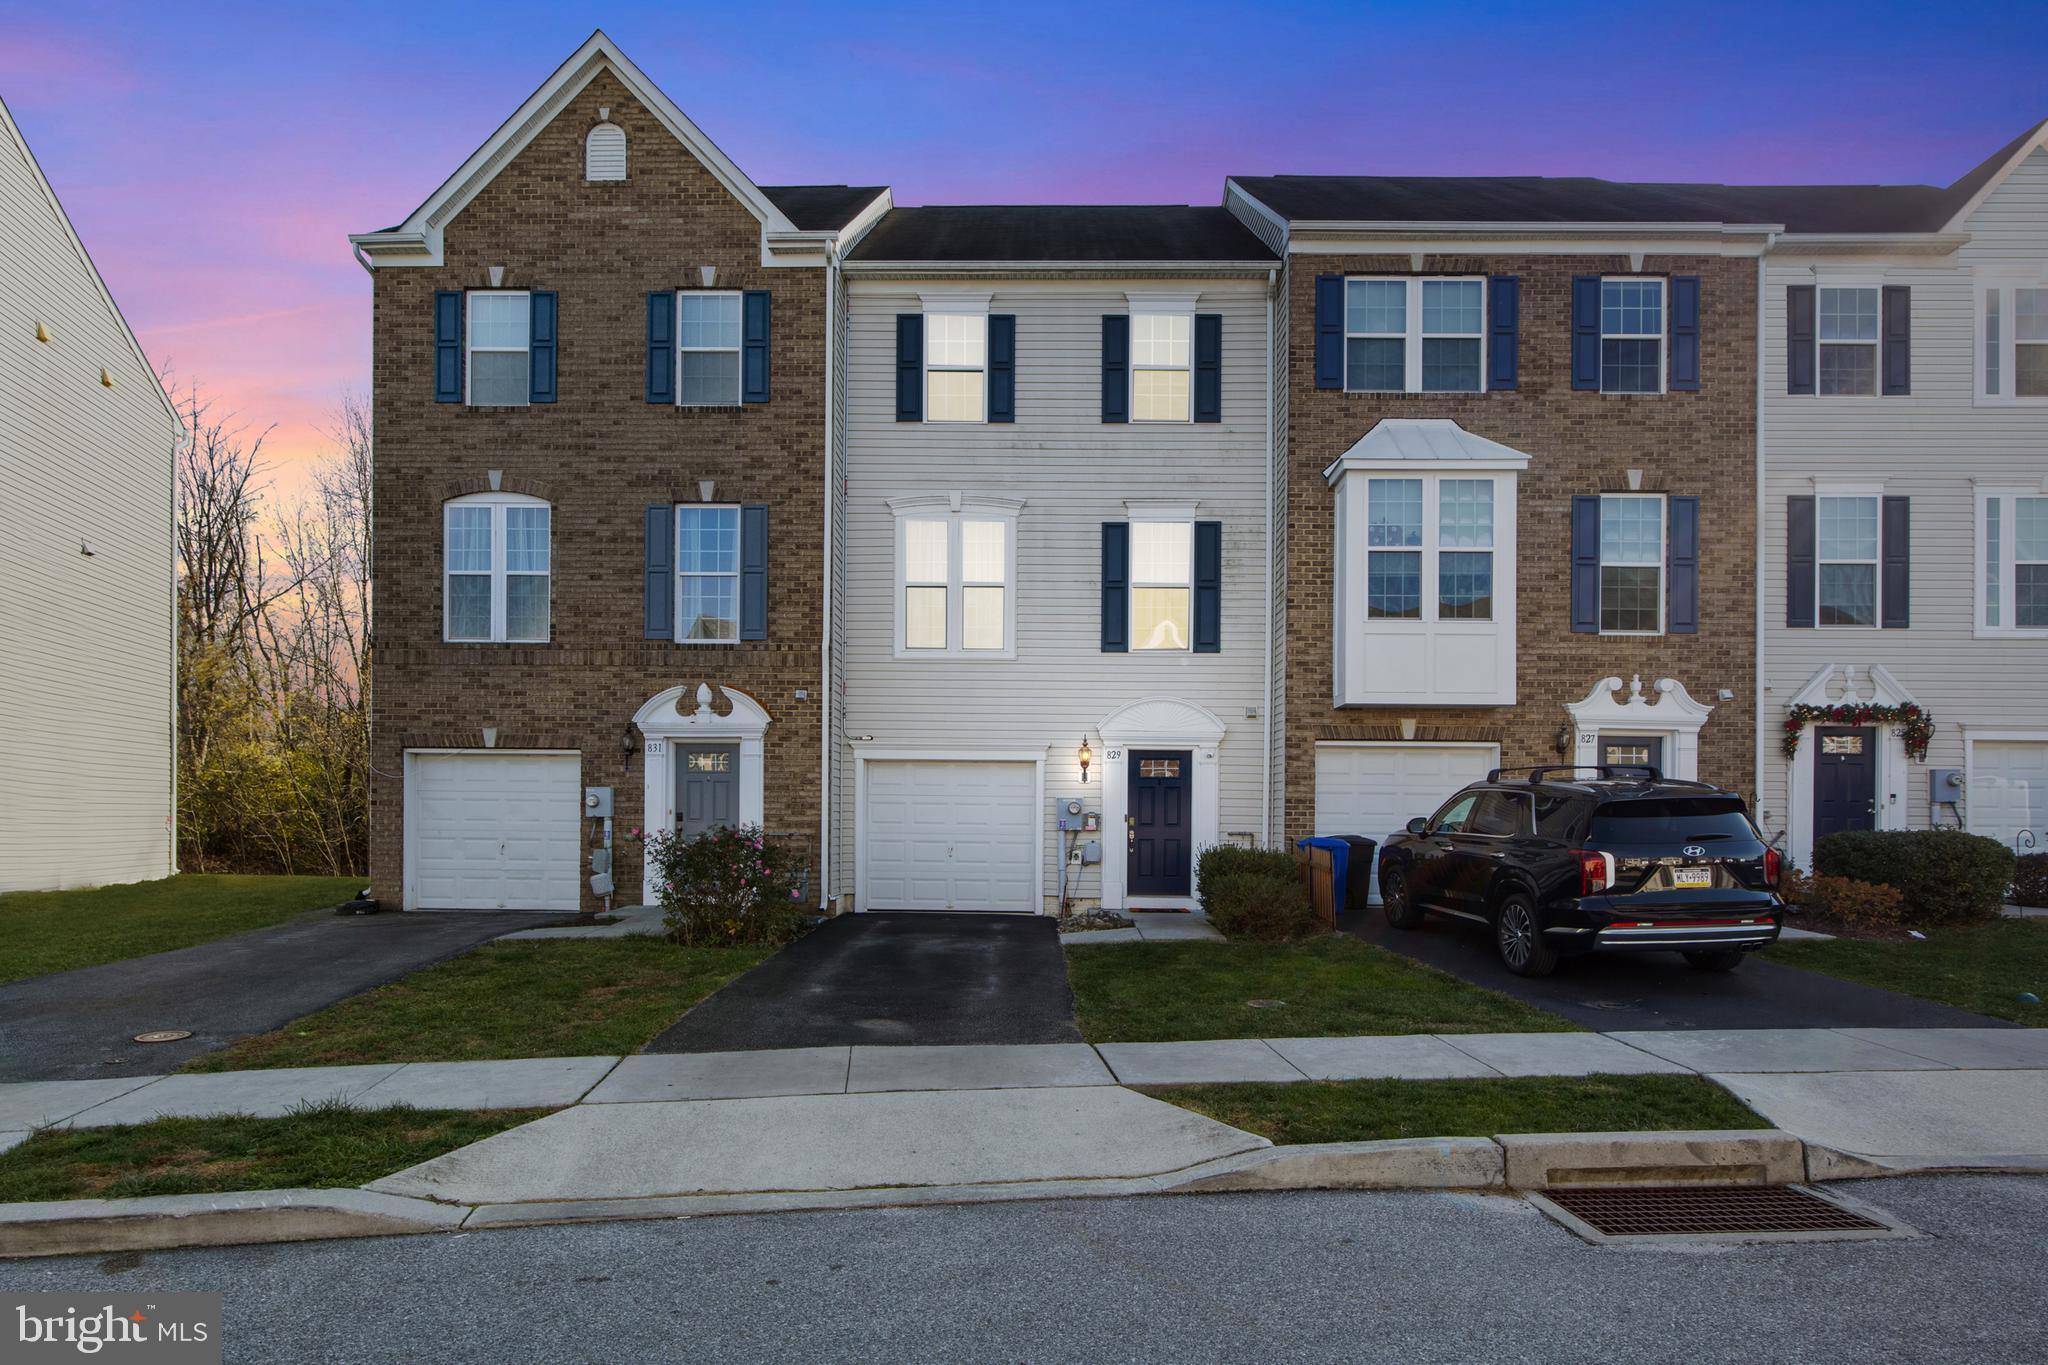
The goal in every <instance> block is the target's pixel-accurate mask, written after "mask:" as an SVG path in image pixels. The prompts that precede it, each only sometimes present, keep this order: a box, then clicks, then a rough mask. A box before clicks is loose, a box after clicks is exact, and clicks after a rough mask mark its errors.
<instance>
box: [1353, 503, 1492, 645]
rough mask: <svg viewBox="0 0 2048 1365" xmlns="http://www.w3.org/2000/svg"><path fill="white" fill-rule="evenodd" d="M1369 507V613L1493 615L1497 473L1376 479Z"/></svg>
mask: <svg viewBox="0 0 2048 1365" xmlns="http://www.w3.org/2000/svg"><path fill="white" fill-rule="evenodd" d="M1432 492H1433V493H1434V495H1435V496H1434V499H1433V501H1434V504H1435V506H1434V515H1433V516H1432V515H1431V514H1430V508H1429V507H1428V505H1427V504H1428V503H1429V502H1430V501H1432V499H1430V497H1429V496H1428V495H1429V494H1430V493H1432ZM1365 508H1366V560H1365V584H1366V587H1365V614H1366V619H1368V620H1372V621H1491V620H1492V619H1493V568H1494V564H1493V555H1494V544H1493V527H1494V512H1493V480H1492V479H1448V478H1445V479H1434V480H1425V479H1419V478H1417V479H1372V480H1370V481H1368V483H1367V484H1366V494H1365ZM1431 560H1434V561H1435V572H1434V575H1432V574H1430V573H1429V571H1428V570H1429V562H1430V561H1431ZM1425 585H1428V588H1429V590H1428V591H1425Z"/></svg>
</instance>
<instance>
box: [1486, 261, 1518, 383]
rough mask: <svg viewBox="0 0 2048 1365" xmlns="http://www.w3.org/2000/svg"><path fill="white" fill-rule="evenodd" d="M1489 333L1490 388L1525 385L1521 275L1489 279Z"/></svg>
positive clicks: (1487, 357)
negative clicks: (1522, 360) (1523, 382)
mask: <svg viewBox="0 0 2048 1365" xmlns="http://www.w3.org/2000/svg"><path fill="white" fill-rule="evenodd" d="M1486 332H1487V352H1486V387H1487V388H1489V389H1513V388H1519V387H1521V352H1522V278H1521V276H1519V275H1495V276H1494V277H1493V278H1492V279H1490V280H1488V281H1487V282H1486Z"/></svg>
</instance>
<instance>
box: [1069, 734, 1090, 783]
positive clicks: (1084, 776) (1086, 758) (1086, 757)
mask: <svg viewBox="0 0 2048 1365" xmlns="http://www.w3.org/2000/svg"><path fill="white" fill-rule="evenodd" d="M1074 757H1076V758H1078V759H1080V760H1081V780H1082V781H1083V782H1086V781H1087V780H1088V765H1089V764H1090V763H1093V762H1094V761H1095V751H1094V750H1093V749H1091V748H1089V747H1088V740H1087V738H1086V737H1085V736H1083V738H1082V740H1081V751H1080V752H1079V753H1077V754H1075V755H1074Z"/></svg>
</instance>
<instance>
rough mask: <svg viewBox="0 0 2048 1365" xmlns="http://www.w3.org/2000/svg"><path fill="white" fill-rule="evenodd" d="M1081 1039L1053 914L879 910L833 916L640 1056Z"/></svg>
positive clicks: (712, 999)
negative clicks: (926, 912)
mask: <svg viewBox="0 0 2048 1365" xmlns="http://www.w3.org/2000/svg"><path fill="white" fill-rule="evenodd" d="M1080 1041H1081V1030H1080V1029H1079V1027H1077V1026H1076V1025H1075V1023H1074V997H1073V993H1072V992H1071V991H1070V990H1068V988H1067V965H1066V962H1065V960H1064V959H1063V957H1062V956H1061V954H1060V944H1059V933H1058V931H1057V930H1056V929H1055V928H1054V927H1053V922H1052V920H1051V919H1050V918H1048V917H1046V916H1043V915H951V914H924V913H909V912H905V913H896V914H891V913H886V912H881V913H874V914H865V915H841V916H840V917H839V918H837V919H831V920H827V921H826V922H825V923H824V924H822V925H820V926H819V927H818V928H817V929H815V930H813V931H812V932H811V933H809V934H807V935H805V936H804V937H803V938H800V939H798V940H797V941H796V942H795V943H792V944H790V945H789V946H788V947H787V948H784V949H783V950H782V951H781V952H779V953H777V954H776V955H775V956H774V957H771V958H769V959H768V960H767V961H766V962H764V963H762V964H761V965H760V966H758V967H756V968H754V969H753V970H752V971H750V972H748V973H747V974H746V975H744V976H742V977H740V978H739V979H738V980H737V981H734V982H732V983H731V984H729V985H727V986H726V987H725V988H724V989H723V990H720V991H718V992H717V993H716V994H714V995H712V996H711V997H710V998H709V999H707V1000H705V1001H704V1002H703V1003H701V1004H699V1005H698V1006H697V1007H696V1008H695V1009H693V1010H691V1011H690V1012H689V1013H688V1014H686V1015H684V1016H683V1017H682V1018H681V1019H680V1020H678V1021H677V1022H676V1023H675V1024H673V1025H671V1026H670V1027H669V1028H668V1029H667V1030H666V1031H665V1032H663V1033H662V1034H661V1036H660V1037H658V1038H656V1039H655V1040H654V1041H653V1042H651V1043H649V1044H648V1045H647V1046H646V1047H645V1048H643V1049H642V1051H644V1052H738V1051H745V1050H750V1049H754V1048H778V1047H836V1046H840V1045H844V1044H852V1043H864V1044H869V1045H874V1044H927V1045H932V1044H937V1045H951V1044H964V1043H1078V1042H1080Z"/></svg>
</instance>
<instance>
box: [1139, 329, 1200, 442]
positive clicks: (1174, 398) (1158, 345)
mask: <svg viewBox="0 0 2048 1365" xmlns="http://www.w3.org/2000/svg"><path fill="white" fill-rule="evenodd" d="M1194 329H1195V317H1194V314H1192V313H1139V312H1133V313H1132V314H1131V420H1132V421H1134V422H1187V421H1191V420H1193V417H1194V396H1193V375H1194V371H1193V357H1194Z"/></svg>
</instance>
